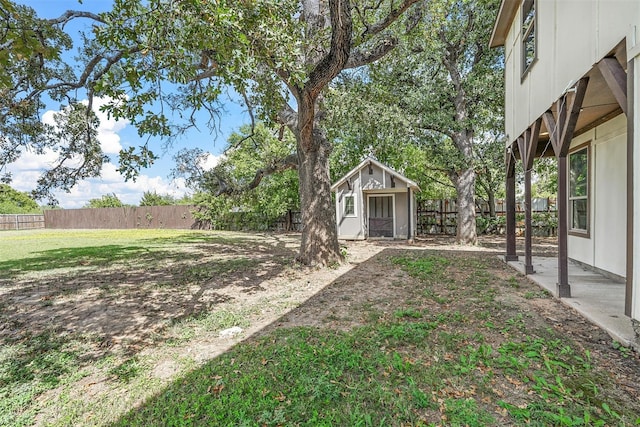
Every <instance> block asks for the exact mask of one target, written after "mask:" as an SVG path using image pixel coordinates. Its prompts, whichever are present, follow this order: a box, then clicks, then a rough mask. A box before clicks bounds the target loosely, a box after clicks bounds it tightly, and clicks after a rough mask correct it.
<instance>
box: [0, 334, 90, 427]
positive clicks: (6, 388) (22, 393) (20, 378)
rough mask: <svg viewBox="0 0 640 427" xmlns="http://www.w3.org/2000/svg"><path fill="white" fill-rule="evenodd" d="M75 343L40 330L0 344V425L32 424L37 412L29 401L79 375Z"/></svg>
mask: <svg viewBox="0 0 640 427" xmlns="http://www.w3.org/2000/svg"><path fill="white" fill-rule="evenodd" d="M77 344H78V343H75V342H72V341H68V340H66V339H65V338H61V337H57V336H56V334H54V333H43V334H39V335H26V336H23V337H22V338H21V339H20V340H17V341H13V342H8V343H5V344H4V345H2V346H1V347H0V425H5V426H9V425H11V426H29V425H32V424H33V421H34V417H35V415H36V413H37V412H36V410H35V408H34V407H33V406H31V403H32V402H33V401H34V400H35V399H37V398H38V396H40V395H41V394H42V393H44V392H46V391H47V390H51V389H54V388H56V387H58V386H60V385H61V384H64V383H66V382H69V381H73V380H74V379H77V377H78V375H81V373H80V361H79V357H80V354H81V349H80V348H79V345H77Z"/></svg>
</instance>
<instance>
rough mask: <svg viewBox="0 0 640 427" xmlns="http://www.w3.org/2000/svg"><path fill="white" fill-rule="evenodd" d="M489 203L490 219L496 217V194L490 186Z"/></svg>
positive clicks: (488, 192)
mask: <svg viewBox="0 0 640 427" xmlns="http://www.w3.org/2000/svg"><path fill="white" fill-rule="evenodd" d="M487 199H489V200H487V203H489V218H495V217H496V192H495V191H494V190H493V188H491V186H489V189H488V191H487Z"/></svg>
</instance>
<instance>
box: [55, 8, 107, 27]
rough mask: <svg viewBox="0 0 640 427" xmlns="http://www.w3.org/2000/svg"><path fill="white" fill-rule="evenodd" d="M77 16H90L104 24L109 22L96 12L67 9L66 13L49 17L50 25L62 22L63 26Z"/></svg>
mask: <svg viewBox="0 0 640 427" xmlns="http://www.w3.org/2000/svg"><path fill="white" fill-rule="evenodd" d="M75 18H89V19H93V20H94V21H97V22H100V23H102V24H106V23H107V22H106V21H105V20H104V19H102V18H101V17H100V15H96V14H95V13H91V12H85V11H81V10H67V11H66V12H65V13H63V14H62V15H60V16H59V17H57V18H52V19H47V23H48V24H50V25H59V24H62V27H63V28H64V26H65V25H66V24H67V23H69V21H71V20H72V19H75Z"/></svg>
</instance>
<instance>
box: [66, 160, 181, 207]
mask: <svg viewBox="0 0 640 427" xmlns="http://www.w3.org/2000/svg"><path fill="white" fill-rule="evenodd" d="M184 184H185V183H184V180H182V179H178V180H174V181H171V180H168V179H165V178H163V177H160V176H156V177H151V176H148V175H140V176H139V177H138V178H137V179H136V180H135V181H132V180H130V181H125V180H124V177H122V176H121V175H120V174H119V173H118V172H117V171H116V166H115V165H113V164H110V163H108V164H105V165H104V166H103V168H102V176H101V177H100V178H92V179H88V180H85V181H82V182H80V183H79V184H78V185H76V186H75V187H74V188H73V189H72V190H71V192H70V193H64V192H57V193H56V197H57V198H58V200H60V204H61V206H62V207H64V208H67V209H76V208H81V207H83V206H85V205H86V204H87V202H88V201H89V200H90V199H97V198H100V197H101V196H103V195H105V194H115V195H116V196H117V197H118V199H120V201H122V203H125V204H130V205H137V204H139V203H140V199H141V198H142V195H143V194H144V192H145V191H149V192H156V193H158V194H170V195H172V196H174V197H176V198H180V197H182V196H184V195H185V194H186V193H187V188H186V187H185V185H184Z"/></svg>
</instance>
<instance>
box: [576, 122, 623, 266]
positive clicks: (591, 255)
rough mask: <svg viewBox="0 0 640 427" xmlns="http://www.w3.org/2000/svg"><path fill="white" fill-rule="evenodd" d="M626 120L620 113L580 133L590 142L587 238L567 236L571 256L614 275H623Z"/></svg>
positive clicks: (583, 140) (579, 141)
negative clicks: (588, 231)
mask: <svg viewBox="0 0 640 427" xmlns="http://www.w3.org/2000/svg"><path fill="white" fill-rule="evenodd" d="M626 129H627V123H626V118H625V116H624V115H619V116H617V117H616V118H614V119H612V120H610V121H608V122H606V123H605V124H603V125H601V126H598V127H596V128H594V129H592V130H590V131H589V132H586V133H584V134H582V135H580V136H579V137H577V138H574V140H573V141H572V143H571V146H572V147H576V146H579V145H582V144H584V143H586V142H589V143H590V148H591V152H590V156H591V157H590V165H589V166H590V170H591V174H590V181H589V186H590V189H591V195H590V206H589V217H590V218H589V223H590V224H589V228H590V231H591V232H590V237H589V238H586V237H578V236H572V235H570V236H569V245H568V254H569V257H570V258H571V259H574V260H577V261H580V262H582V263H585V264H588V265H592V266H594V267H596V268H598V269H601V270H604V271H607V272H610V273H613V274H615V275H617V276H621V277H624V276H625V275H626V229H627V223H626V213H627V210H626V209H627V199H626V188H627V168H626V154H627V151H626V150H627V132H626Z"/></svg>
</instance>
